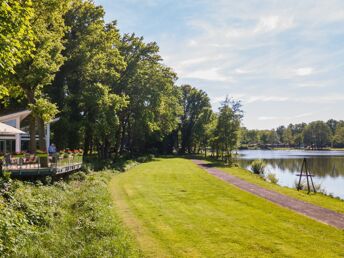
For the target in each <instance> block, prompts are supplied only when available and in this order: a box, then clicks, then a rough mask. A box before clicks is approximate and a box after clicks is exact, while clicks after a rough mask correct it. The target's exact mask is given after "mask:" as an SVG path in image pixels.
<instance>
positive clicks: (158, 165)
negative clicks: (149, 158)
mask: <svg viewBox="0 0 344 258" xmlns="http://www.w3.org/2000/svg"><path fill="white" fill-rule="evenodd" d="M111 191H112V195H113V198H114V199H115V204H116V207H117V209H118V210H117V211H118V212H119V213H120V214H121V217H122V218H123V219H124V222H125V223H126V224H127V225H128V226H129V227H130V228H131V230H132V231H133V232H134V234H135V235H136V238H137V241H138V243H139V244H140V246H141V248H142V249H143V251H144V254H145V255H147V256H151V257H248V256H249V257H309V256H312V257H343V256H344V232H343V231H340V230H337V229H335V228H332V227H330V226H327V225H324V224H321V223H319V222H316V221H313V220H311V219H308V218H306V217H304V216H302V215H298V214H296V213H294V212H292V211H289V210H287V209H284V208H281V207H279V206H277V205H274V204H272V203H270V202H268V201H265V200H263V199H261V198H258V197H255V196H253V195H251V194H249V193H246V192H243V191H241V190H239V189H237V188H235V187H234V186H231V185H230V184H227V183H225V182H222V181H221V180H218V179H217V178H215V177H212V176H211V175H209V174H207V173H206V172H205V171H203V170H202V169H200V168H198V167H197V166H196V165H194V164H193V163H192V162H191V161H188V160H185V159H180V158H173V159H159V160H156V161H154V162H150V163H146V164H142V165H140V166H138V167H135V168H133V169H132V170H130V171H129V172H127V173H124V174H120V175H116V176H114V177H113V181H112V183H111Z"/></svg>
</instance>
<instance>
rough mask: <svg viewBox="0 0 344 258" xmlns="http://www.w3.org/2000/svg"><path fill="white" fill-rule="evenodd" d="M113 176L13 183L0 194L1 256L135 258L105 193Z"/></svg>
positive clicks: (124, 230)
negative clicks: (8, 192) (8, 191)
mask: <svg viewBox="0 0 344 258" xmlns="http://www.w3.org/2000/svg"><path fill="white" fill-rule="evenodd" d="M112 175H113V174H111V173H107V172H101V173H92V174H90V175H87V176H85V175H84V174H79V176H74V177H75V178H76V179H75V180H71V181H70V182H68V183H67V182H65V181H59V182H56V183H54V184H53V185H42V184H39V183H38V184H37V183H36V184H33V183H22V182H19V181H15V182H13V183H12V186H11V187H12V188H13V189H12V190H10V194H9V195H10V198H8V196H2V197H1V196H0V206H1V207H0V208H2V210H1V211H0V214H1V216H2V217H1V218H0V232H1V235H0V256H1V257H59V258H60V257H139V256H141V254H140V252H139V251H138V249H137V247H136V244H135V242H134V241H133V240H132V238H131V237H130V235H129V234H128V233H127V231H126V229H125V228H124V227H123V225H122V223H121V222H120V220H119V219H118V217H117V215H116V211H115V210H114V206H113V201H112V199H111V195H110V193H109V191H108V183H109V180H110V178H111V176H112Z"/></svg>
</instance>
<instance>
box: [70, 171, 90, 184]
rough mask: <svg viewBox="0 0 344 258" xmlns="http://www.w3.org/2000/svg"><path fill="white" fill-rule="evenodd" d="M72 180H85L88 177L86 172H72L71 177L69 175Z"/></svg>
mask: <svg viewBox="0 0 344 258" xmlns="http://www.w3.org/2000/svg"><path fill="white" fill-rule="evenodd" d="M69 179H70V180H73V181H80V182H82V181H84V180H85V179H86V174H85V173H84V172H82V171H78V172H76V173H74V174H72V175H71V176H70V177H69Z"/></svg>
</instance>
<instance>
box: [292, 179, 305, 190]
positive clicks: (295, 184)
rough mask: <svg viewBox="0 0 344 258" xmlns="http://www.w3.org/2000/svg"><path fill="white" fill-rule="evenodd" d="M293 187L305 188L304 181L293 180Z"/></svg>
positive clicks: (297, 188)
mask: <svg viewBox="0 0 344 258" xmlns="http://www.w3.org/2000/svg"><path fill="white" fill-rule="evenodd" d="M294 188H295V189H296V190H304V189H305V188H306V182H305V181H301V182H300V184H299V180H295V181H294Z"/></svg>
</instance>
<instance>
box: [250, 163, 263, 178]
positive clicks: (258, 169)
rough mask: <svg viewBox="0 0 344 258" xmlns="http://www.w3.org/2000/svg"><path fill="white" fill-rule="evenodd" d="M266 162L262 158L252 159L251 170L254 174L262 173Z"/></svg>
mask: <svg viewBox="0 0 344 258" xmlns="http://www.w3.org/2000/svg"><path fill="white" fill-rule="evenodd" d="M265 168H266V163H265V162H264V161H262V160H254V161H252V163H251V169H252V172H253V173H255V174H256V175H264V172H265Z"/></svg>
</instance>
